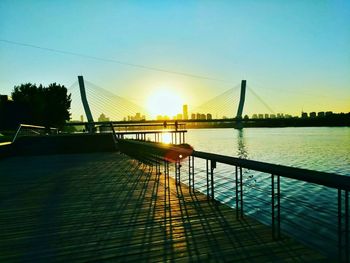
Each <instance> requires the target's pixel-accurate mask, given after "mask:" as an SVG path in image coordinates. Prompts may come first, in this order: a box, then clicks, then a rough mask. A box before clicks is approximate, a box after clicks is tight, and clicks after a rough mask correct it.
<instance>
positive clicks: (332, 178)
mask: <svg viewBox="0 0 350 263" xmlns="http://www.w3.org/2000/svg"><path fill="white" fill-rule="evenodd" d="M192 156H194V157H197V158H201V159H206V160H211V161H215V162H219V163H224V164H229V165H235V166H240V167H242V168H247V169H251V170H255V171H259V172H264V173H269V174H273V175H279V176H282V177H287V178H291V179H297V180H301V181H305V182H309V183H315V184H319V185H324V186H328V187H332V188H337V189H342V190H350V176H346V175H340V174H335V173H328V172H320V171H315V170H309V169H304V168H297V167H292V166H286V165H278V164H272V163H266V162H259V161H254V160H248V159H241V158H236V157H231V156H225V155H220V154H214V153H208V152H201V151H193V153H192Z"/></svg>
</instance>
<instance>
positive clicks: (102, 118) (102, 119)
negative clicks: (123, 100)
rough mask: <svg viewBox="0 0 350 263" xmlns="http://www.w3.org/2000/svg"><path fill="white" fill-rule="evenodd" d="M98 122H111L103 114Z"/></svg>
mask: <svg viewBox="0 0 350 263" xmlns="http://www.w3.org/2000/svg"><path fill="white" fill-rule="evenodd" d="M98 121H109V118H107V117H106V115H104V114H103V113H101V115H100V117H98Z"/></svg>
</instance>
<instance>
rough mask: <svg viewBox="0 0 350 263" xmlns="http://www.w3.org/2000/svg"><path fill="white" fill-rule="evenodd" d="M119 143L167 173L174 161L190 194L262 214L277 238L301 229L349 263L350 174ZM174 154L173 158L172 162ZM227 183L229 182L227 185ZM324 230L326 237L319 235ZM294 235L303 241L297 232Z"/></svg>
mask: <svg viewBox="0 0 350 263" xmlns="http://www.w3.org/2000/svg"><path fill="white" fill-rule="evenodd" d="M118 143H119V145H121V147H120V150H121V151H122V152H124V153H126V154H128V155H130V156H131V157H133V158H135V159H138V160H140V161H142V162H145V163H147V164H149V165H156V168H157V169H156V170H157V171H158V170H159V171H160V165H162V164H163V165H164V171H165V175H167V174H169V171H170V170H171V168H169V163H170V162H172V163H174V167H173V172H174V176H175V180H176V182H177V183H180V182H183V183H186V184H188V186H189V189H190V191H194V190H195V189H196V190H199V191H201V192H203V193H205V194H206V195H207V197H208V199H219V200H220V196H221V199H222V200H224V199H227V200H228V201H227V203H229V205H231V206H232V207H235V208H236V216H237V217H243V216H244V214H248V215H252V216H254V215H256V214H258V215H263V216H261V218H262V219H263V220H262V221H263V222H264V223H268V224H270V225H271V227H272V237H273V238H274V239H279V238H281V229H283V231H284V232H287V233H289V234H291V235H293V231H294V230H295V229H296V228H300V229H301V230H300V231H301V236H303V235H306V233H311V234H312V235H311V234H310V236H312V239H313V240H311V241H305V240H302V242H304V243H308V244H309V245H315V244H316V245H315V247H318V248H319V249H320V247H322V245H321V246H318V245H317V244H318V243H322V242H323V243H324V242H326V247H328V248H329V251H326V252H325V253H327V254H328V255H329V256H334V254H338V255H337V256H338V259H339V261H344V262H349V251H350V248H349V190H350V177H349V176H344V175H338V174H334V173H326V172H319V171H313V170H308V169H301V168H295V167H289V166H284V165H276V164H270V163H265V162H258V161H252V160H247V159H240V158H235V157H230V156H224V155H219V154H212V153H207V152H200V151H194V150H192V148H190V147H189V146H187V145H186V146H184V147H182V146H181V145H180V146H177V147H174V146H172V145H163V144H159V143H146V142H138V141H131V140H118ZM169 153H170V155H171V156H172V158H168V156H169ZM186 157H187V158H186ZM185 159H186V160H185ZM181 162H182V165H181ZM184 162H187V163H188V165H183V164H184ZM219 165H220V166H222V167H221V168H225V169H223V171H222V172H216V170H217V169H218V166H219ZM181 175H182V177H181ZM223 180H226V181H227V183H225V184H224V186H222V185H223V183H222V181H223ZM220 181H221V182H220ZM252 181H254V183H252ZM281 188H282V189H281ZM291 188H297V189H305V188H307V189H309V190H308V193H310V192H311V193H312V194H311V196H310V195H300V196H301V197H300V198H299V197H296V196H291V195H290V193H289V192H290V191H289V189H291ZM317 195H319V197H318V196H317ZM222 196H223V197H222ZM311 199H315V200H317V201H316V202H315V201H312V200H311ZM222 200H220V201H222ZM224 201H225V200H224ZM256 203H259V204H261V207H259V208H257V205H256ZM268 207H269V208H268ZM326 210H327V211H326ZM252 211H253V212H252ZM305 211H307V212H305ZM258 217H259V216H258ZM264 218H265V220H264ZM269 218H270V219H269ZM268 221H270V222H268ZM321 227H322V229H323V230H322V231H321V232H322V233H318V232H320V228H321ZM288 229H289V231H288ZM296 232H297V231H296ZM307 235H308V234H307ZM294 236H295V237H297V238H298V234H294ZM299 237H300V235H299Z"/></svg>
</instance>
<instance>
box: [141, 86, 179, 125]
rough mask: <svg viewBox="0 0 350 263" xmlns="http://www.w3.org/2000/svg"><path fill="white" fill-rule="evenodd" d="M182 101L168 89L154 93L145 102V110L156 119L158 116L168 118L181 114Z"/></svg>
mask: <svg viewBox="0 0 350 263" xmlns="http://www.w3.org/2000/svg"><path fill="white" fill-rule="evenodd" d="M182 104H183V101H182V99H181V97H180V96H179V95H178V94H177V93H176V92H175V91H173V90H171V89H169V88H162V89H158V90H156V91H154V92H153V93H152V94H150V96H149V97H148V100H147V110H148V111H149V113H150V114H151V115H152V116H153V117H154V118H156V117H157V116H158V115H162V116H164V115H166V116H168V117H170V118H171V117H173V116H176V114H178V113H181V112H182Z"/></svg>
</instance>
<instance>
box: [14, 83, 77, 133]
mask: <svg viewBox="0 0 350 263" xmlns="http://www.w3.org/2000/svg"><path fill="white" fill-rule="evenodd" d="M12 100H13V102H14V103H15V105H16V108H17V111H18V112H19V114H17V115H18V116H17V122H18V123H28V124H35V125H42V126H45V127H58V128H61V127H62V126H63V125H64V123H65V122H66V121H67V120H69V119H70V112H69V109H70V105H71V95H70V94H69V95H68V94H67V88H66V87H65V86H63V85H59V84H56V83H52V84H50V85H49V86H48V87H44V86H43V85H41V84H40V85H39V86H36V85H35V84H31V83H26V84H22V85H20V86H15V87H14V90H13V92H12Z"/></svg>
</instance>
